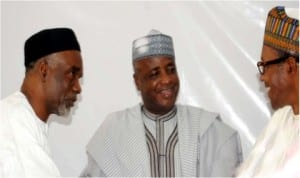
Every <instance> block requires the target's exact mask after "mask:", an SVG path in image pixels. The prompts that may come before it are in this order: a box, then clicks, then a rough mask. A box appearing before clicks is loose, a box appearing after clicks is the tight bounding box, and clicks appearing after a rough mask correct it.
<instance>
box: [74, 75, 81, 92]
mask: <svg viewBox="0 0 300 178" xmlns="http://www.w3.org/2000/svg"><path fill="white" fill-rule="evenodd" d="M72 88H73V91H74V92H76V93H78V94H79V93H81V85H80V81H79V79H76V81H75V82H74V84H73V87H72Z"/></svg>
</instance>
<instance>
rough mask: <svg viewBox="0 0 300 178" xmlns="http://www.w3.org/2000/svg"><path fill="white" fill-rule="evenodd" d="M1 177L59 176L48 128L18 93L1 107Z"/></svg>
mask: <svg viewBox="0 0 300 178" xmlns="http://www.w3.org/2000/svg"><path fill="white" fill-rule="evenodd" d="M0 112H1V117H0V177H2V178H23V177H25V178H27V177H28V178H29V177H59V176H60V173H59V171H58V169H57V167H56V165H55V163H54V162H53V160H52V159H51V157H50V149H49V145H48V140H47V130H48V126H47V124H46V123H44V122H43V121H41V120H40V119H39V118H38V117H37V116H36V114H35V112H34V111H33V109H32V107H31V105H30V104H29V103H28V101H27V98H26V97H25V96H24V95H23V94H22V93H21V92H16V93H14V94H12V95H10V96H8V97H7V98H5V99H3V100H2V101H1V104H0Z"/></svg>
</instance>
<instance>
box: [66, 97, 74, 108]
mask: <svg viewBox="0 0 300 178" xmlns="http://www.w3.org/2000/svg"><path fill="white" fill-rule="evenodd" d="M75 102H76V98H70V99H67V100H66V105H67V107H73V106H74V103H75Z"/></svg>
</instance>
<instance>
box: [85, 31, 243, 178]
mask: <svg viewBox="0 0 300 178" xmlns="http://www.w3.org/2000/svg"><path fill="white" fill-rule="evenodd" d="M132 58H133V67H134V75H133V77H134V81H135V84H136V87H137V89H138V90H139V91H140V93H141V97H142V100H143V103H141V104H138V105H137V106H135V107H133V108H128V109H126V110H123V111H118V112H114V113H111V114H110V115H108V117H107V118H106V120H105V121H104V122H103V124H102V125H101V126H100V128H99V129H98V130H97V132H96V133H95V134H94V136H93V138H92V139H91V140H90V142H89V144H88V145H87V154H88V165H87V167H86V168H85V170H84V171H83V173H82V175H81V176H109V177H110V176H113V177H119V176H131V177H145V176H146V177H150V176H151V177H175V176H176V177H182V176H184V177H195V176H205V177H211V176H222V177H223V176H226V177H227V176H232V175H233V173H234V170H235V168H236V167H237V166H238V165H239V163H240V162H241V159H242V153H241V145H240V140H239V135H238V133H237V132H236V131H235V130H233V129H232V128H230V127H229V126H227V125H226V124H224V123H223V122H222V121H221V118H220V116H219V115H218V114H216V113H211V112H208V111H205V110H203V109H200V108H196V107H192V106H183V105H179V104H178V105H176V104H175V102H176V98H177V94H178V91H179V78H178V75H177V70H176V65H175V55H174V49H173V41H172V38H171V37H170V36H168V35H165V34H162V33H160V32H159V31H156V30H152V31H151V32H150V33H149V34H148V35H147V36H144V37H141V38H139V39H137V40H135V41H133V46H132Z"/></svg>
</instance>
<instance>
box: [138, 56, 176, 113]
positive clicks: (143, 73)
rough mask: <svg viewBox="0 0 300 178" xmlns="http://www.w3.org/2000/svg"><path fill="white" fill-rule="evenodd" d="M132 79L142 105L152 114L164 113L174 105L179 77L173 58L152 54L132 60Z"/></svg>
mask: <svg viewBox="0 0 300 178" xmlns="http://www.w3.org/2000/svg"><path fill="white" fill-rule="evenodd" d="M134 70H135V73H134V80H135V84H136V86H137V89H138V90H139V91H140V92H141V95H142V99H143V102H144V106H145V107H146V108H147V109H148V110H149V111H150V112H152V113H154V114H161V115H162V114H165V113H167V112H169V111H170V110H171V109H172V108H173V107H174V105H175V102H176V98H177V94H178V90H179V79H178V75H177V70H176V65H175V61H174V59H173V58H170V57H167V56H153V57H148V58H144V59H141V60H138V61H135V62H134Z"/></svg>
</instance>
